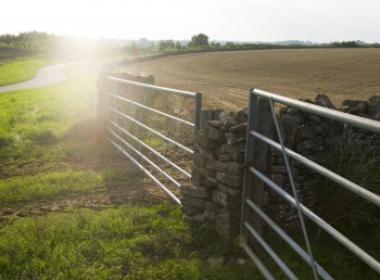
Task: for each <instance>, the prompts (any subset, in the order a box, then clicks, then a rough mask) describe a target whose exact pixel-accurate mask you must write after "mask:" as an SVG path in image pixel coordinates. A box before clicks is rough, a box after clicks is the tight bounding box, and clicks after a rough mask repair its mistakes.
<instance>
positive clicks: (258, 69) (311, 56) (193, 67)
mask: <svg viewBox="0 0 380 280" xmlns="http://www.w3.org/2000/svg"><path fill="white" fill-rule="evenodd" d="M123 68H124V69H126V70H128V71H139V72H145V73H148V74H153V75H154V76H155V78H156V83H157V84H159V85H163V86H169V87H174V88H178V89H185V90H191V91H198V92H202V93H203V94H204V100H205V102H204V104H205V105H206V106H208V107H211V108H213V107H223V108H233V109H236V108H241V107H243V106H246V101H247V99H248V93H247V90H248V89H249V88H252V87H255V88H259V89H264V90H269V91H273V92H275V93H279V94H283V95H288V96H292V97H296V98H313V97H315V96H316V95H317V94H319V93H323V94H327V95H329V96H330V97H331V98H332V100H333V101H334V102H335V103H337V104H339V103H340V102H341V101H342V100H344V99H350V98H351V99H360V98H363V99H364V98H368V97H370V96H372V95H376V94H377V95H379V94H380V79H379V77H380V76H379V73H380V49H303V50H260V51H237V52H214V53H199V54H186V55H181V56H173V57H166V58H162V59H157V60H154V61H149V62H145V63H139V64H135V65H130V66H127V67H123Z"/></svg>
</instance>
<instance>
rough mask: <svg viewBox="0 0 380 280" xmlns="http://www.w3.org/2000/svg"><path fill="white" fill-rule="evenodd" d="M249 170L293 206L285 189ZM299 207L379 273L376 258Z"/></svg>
mask: <svg viewBox="0 0 380 280" xmlns="http://www.w3.org/2000/svg"><path fill="white" fill-rule="evenodd" d="M249 171H250V172H252V173H253V174H255V175H256V176H257V177H258V178H259V179H260V180H262V181H263V182H264V183H265V184H266V185H267V186H269V187H270V188H271V189H272V190H274V191H275V192H277V193H278V194H279V195H281V196H282V197H283V198H284V199H285V200H287V201H288V202H289V203H290V204H292V205H293V206H295V204H296V202H295V200H294V198H293V197H292V196H291V195H290V194H288V193H287V192H286V191H284V190H283V189H282V188H281V187H280V186H278V185H277V184H276V183H275V182H273V181H272V180H271V179H269V178H268V177H267V176H265V175H264V174H263V173H261V172H260V171H259V170H257V169H256V168H254V167H252V166H251V167H250V168H249ZM300 207H301V210H302V212H303V213H304V214H305V215H306V216H308V217H309V218H310V219H311V220H312V221H314V222H315V223H316V224H317V225H319V226H320V227H321V228H323V229H324V230H325V231H326V232H327V233H328V234H330V235H331V236H332V237H334V238H335V239H336V240H337V241H339V242H340V243H341V244H342V245H344V246H345V247H346V248H347V249H349V250H350V251H351V252H352V253H353V254H355V255H356V256H357V257H358V258H360V259H361V260H362V261H363V262H365V263H366V264H368V265H369V266H370V267H371V268H372V269H373V270H375V271H376V272H377V273H380V263H379V262H378V261H377V260H376V259H374V258H373V257H372V256H370V255H369V254H367V252H365V251H364V250H363V249H361V248H360V247H359V246H357V245H356V244H355V243H353V242H352V241H351V240H350V239H348V238H347V237H346V236H344V235H343V234H341V233H340V232H339V231H337V230H336V229H335V228H333V227H332V226H331V225H329V224H328V223H327V222H325V221H324V220H323V219H322V218H320V217H319V216H318V215H316V214H315V213H314V212H313V211H311V210H310V209H309V208H307V207H306V206H304V205H303V204H302V203H301V204H300Z"/></svg>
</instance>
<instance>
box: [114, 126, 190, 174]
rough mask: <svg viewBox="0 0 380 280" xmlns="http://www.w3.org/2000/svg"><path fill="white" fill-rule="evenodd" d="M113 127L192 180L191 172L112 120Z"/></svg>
mask: <svg viewBox="0 0 380 280" xmlns="http://www.w3.org/2000/svg"><path fill="white" fill-rule="evenodd" d="M108 121H109V122H110V123H111V124H112V125H113V126H115V127H116V128H118V129H119V130H120V131H122V132H123V133H125V134H126V135H127V136H129V137H130V138H132V139H133V140H135V141H136V142H137V143H139V144H141V145H142V146H144V148H146V149H148V150H149V151H151V152H152V153H153V154H155V155H156V156H157V157H159V158H160V159H162V160H163V161H165V162H166V163H168V164H170V165H171V166H172V167H174V168H175V169H177V170H178V171H179V172H181V173H182V174H183V175H185V176H186V177H188V178H191V174H190V173H189V172H187V171H186V170H184V169H183V168H181V167H179V166H178V165H177V164H175V163H174V162H172V161H171V160H170V159H168V158H166V157H165V156H163V155H162V154H160V153H159V152H157V151H156V150H155V149H153V148H152V147H151V146H149V145H148V144H146V143H145V142H143V141H141V140H140V139H139V138H137V137H136V136H134V135H133V134H132V133H130V132H128V131H127V130H125V129H124V128H122V127H121V126H119V125H118V124H116V123H115V122H113V121H111V120H108Z"/></svg>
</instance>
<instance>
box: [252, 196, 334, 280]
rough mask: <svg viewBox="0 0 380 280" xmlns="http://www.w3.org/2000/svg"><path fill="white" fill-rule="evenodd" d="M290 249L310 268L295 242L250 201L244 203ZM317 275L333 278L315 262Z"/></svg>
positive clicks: (306, 254) (308, 260) (304, 255)
mask: <svg viewBox="0 0 380 280" xmlns="http://www.w3.org/2000/svg"><path fill="white" fill-rule="evenodd" d="M245 202H246V203H247V204H248V205H249V207H251V208H252V210H254V211H255V212H256V213H257V214H258V215H259V216H260V217H261V218H262V219H263V220H264V221H265V222H266V223H267V224H268V225H269V226H270V227H271V228H272V229H273V230H274V231H275V232H276V233H277V234H278V235H279V236H280V237H281V238H282V239H283V240H284V241H285V242H286V243H288V244H289V246H290V247H292V249H293V250H294V251H295V252H296V253H297V254H298V255H299V256H300V257H302V258H303V259H304V261H306V262H307V263H308V264H309V265H310V266H311V261H310V257H309V255H308V253H307V252H306V251H305V250H304V249H303V248H302V247H301V246H300V245H298V243H297V242H295V241H294V240H293V239H292V238H291V237H290V236H289V235H288V234H287V233H286V232H285V231H284V230H283V229H282V228H280V227H279V226H278V225H277V224H276V223H275V222H274V221H273V220H272V219H271V218H270V217H269V216H268V215H267V214H265V213H264V212H263V211H262V210H261V209H260V208H259V207H258V206H257V205H256V204H255V203H254V202H253V201H252V200H250V199H247V200H246V201H245ZM314 263H315V266H316V268H317V272H318V274H319V275H320V276H321V277H322V278H323V279H325V280H333V278H332V277H331V276H330V275H329V274H328V273H327V271H326V270H324V269H323V267H321V266H320V265H319V264H318V263H317V262H314Z"/></svg>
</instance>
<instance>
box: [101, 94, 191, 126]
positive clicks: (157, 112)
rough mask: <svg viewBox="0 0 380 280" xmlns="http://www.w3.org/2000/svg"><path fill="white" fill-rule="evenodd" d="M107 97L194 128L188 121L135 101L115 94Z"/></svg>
mask: <svg viewBox="0 0 380 280" xmlns="http://www.w3.org/2000/svg"><path fill="white" fill-rule="evenodd" d="M108 95H110V96H112V97H115V98H118V99H120V100H122V101H125V102H127V103H129V104H132V105H135V106H137V107H140V108H142V109H145V110H147V111H150V112H154V113H156V114H159V115H161V116H164V117H167V118H169V119H172V120H175V121H178V122H180V123H183V124H186V125H188V126H191V127H194V126H195V125H194V124H193V123H192V122H189V121H187V120H184V119H181V118H178V117H176V116H173V115H169V114H167V113H164V112H161V111H160V110H157V109H154V108H152V107H149V106H146V105H143V104H141V103H138V102H135V101H133V100H130V99H128V98H126V97H122V96H120V95H117V94H114V93H108Z"/></svg>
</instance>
